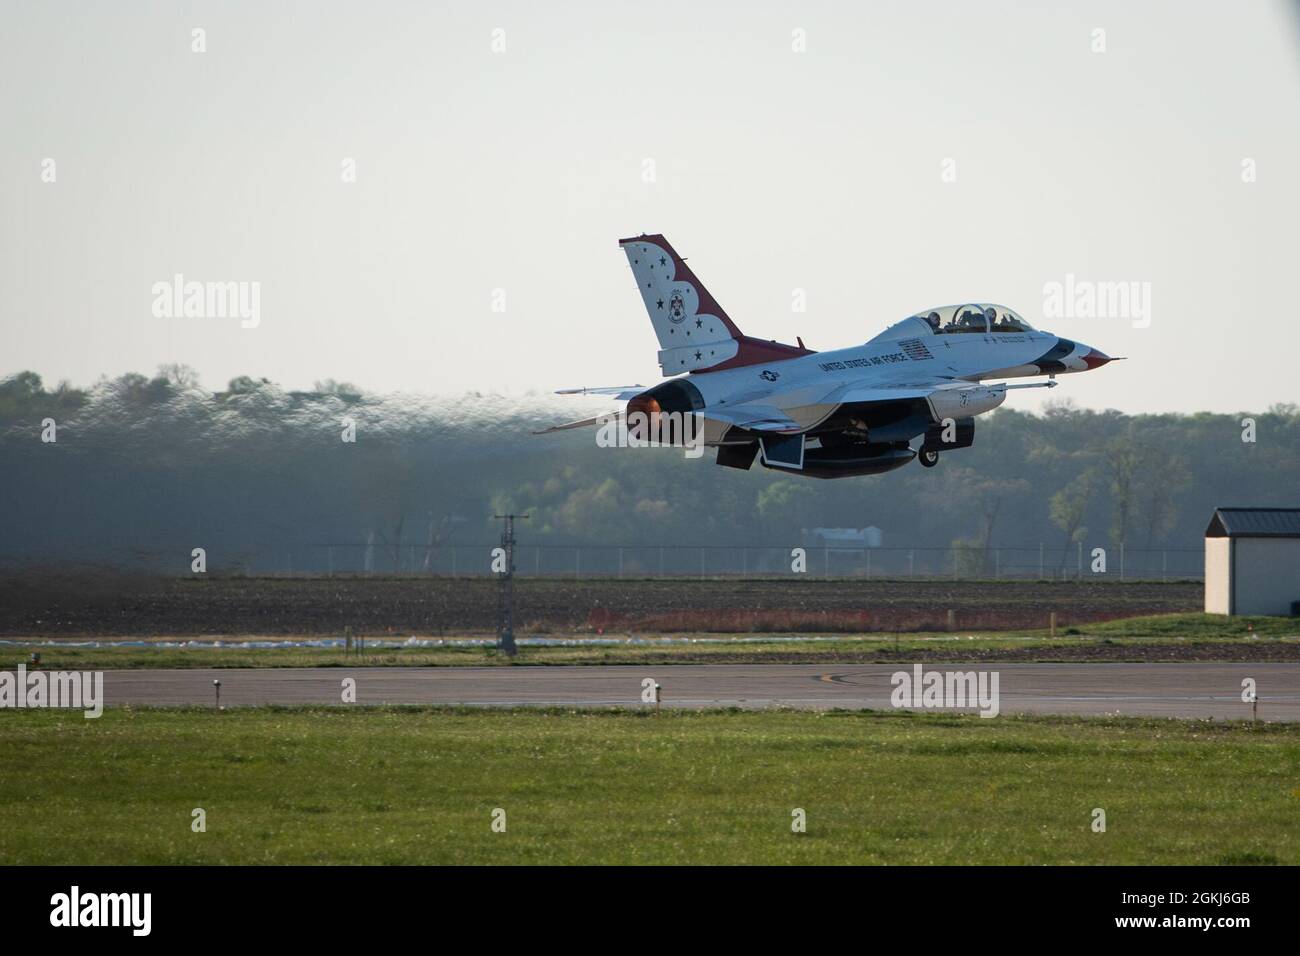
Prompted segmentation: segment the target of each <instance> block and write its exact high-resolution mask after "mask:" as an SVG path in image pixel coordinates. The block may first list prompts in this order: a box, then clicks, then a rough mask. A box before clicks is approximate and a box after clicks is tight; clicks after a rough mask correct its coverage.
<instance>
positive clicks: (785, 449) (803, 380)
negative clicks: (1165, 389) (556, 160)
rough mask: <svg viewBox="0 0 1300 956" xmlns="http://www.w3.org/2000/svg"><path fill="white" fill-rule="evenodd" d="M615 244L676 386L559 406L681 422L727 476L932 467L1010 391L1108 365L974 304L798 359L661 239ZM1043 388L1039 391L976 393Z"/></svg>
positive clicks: (1099, 356) (1101, 357) (799, 349)
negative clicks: (611, 405) (747, 321)
mask: <svg viewBox="0 0 1300 956" xmlns="http://www.w3.org/2000/svg"><path fill="white" fill-rule="evenodd" d="M619 245H620V246H621V247H622V248H623V251H624V253H626V255H627V261H628V264H629V265H630V266H631V267H632V274H633V276H635V277H636V284H637V289H638V290H639V291H640V293H641V299H642V301H643V302H644V303H645V308H646V312H648V313H649V315H650V322H651V323H652V324H653V325H654V330H655V334H656V335H657V336H658V337H659V346H660V348H659V366H660V368H661V369H662V370H663V373H664V374H665V375H668V376H675V377H670V378H668V379H667V380H666V381H664V382H661V383H660V384H658V385H656V386H654V387H653V388H649V389H646V388H642V387H641V386H639V385H638V386H619V387H614V388H594V389H593V388H575V389H565V390H562V391H561V392H559V393H558V394H562V395H566V394H588V395H607V396H613V397H614V398H616V399H617V400H619V401H626V402H627V408H626V410H625V421H626V423H628V427H629V428H631V422H633V421H634V420H636V419H640V420H641V421H643V422H645V421H648V422H649V423H650V424H651V426H652V428H653V427H654V426H655V424H656V423H657V422H658V421H659V420H660V419H661V418H674V417H675V418H677V419H678V421H682V420H684V419H689V420H690V421H691V422H694V423H696V424H697V425H698V429H699V432H700V434H699V435H697V436H696V437H695V438H694V439H693V440H694V441H695V442H696V443H702V444H703V445H707V446H715V447H716V448H717V449H718V458H717V461H718V464H719V465H725V466H727V467H729V468H743V469H748V468H749V467H750V466H751V465H752V464H753V463H754V458H755V457H756V456H757V457H758V459H759V461H760V462H761V463H762V464H763V466H764V467H766V468H779V469H782V470H784V471H789V472H793V473H796V474H802V475H808V476H810V477H814V478H843V477H847V476H851V475H874V474H879V473H881V472H885V471H891V470H893V469H894V468H900V467H902V466H903V465H905V464H907V463H908V462H910V461H911V460H912V459H913V458H916V459H918V460H919V461H920V462H921V464H922V465H924V466H925V467H927V468H933V467H934V466H935V465H936V464H938V461H939V452H941V451H948V450H952V449H957V448H968V447H969V446H970V445H971V444H972V443H973V442H974V439H975V416H976V415H980V414H983V413H984V412H988V411H991V410H992V409H994V408H997V407H998V406H999V405H1001V404H1002V402H1003V401H1004V400H1005V399H1006V397H1007V391H1008V390H1009V389H1014V388H1044V387H1046V388H1051V387H1052V386H1054V385H1055V384H1056V381H1055V379H1056V376H1057V375H1063V374H1065V373H1068V372H1085V371H1088V370H1089V369H1094V368H1098V367H1100V366H1102V365H1105V364H1106V363H1107V362H1110V361H1112V359H1111V358H1110V356H1107V355H1105V354H1103V353H1102V352H1099V351H1098V350H1097V349H1094V348H1091V347H1090V346H1087V345H1083V344H1082V343H1079V342H1073V341H1071V340H1069V339H1065V338H1061V337H1060V336H1057V335H1053V334H1052V333H1050V332H1039V331H1037V330H1036V329H1035V328H1034V327H1033V326H1031V325H1030V324H1029V323H1028V322H1026V321H1025V320H1024V319H1023V318H1021V317H1020V316H1019V315H1017V314H1016V313H1015V312H1013V311H1012V310H1011V309H1008V308H1006V307H1005V306H1001V305H994V304H990V303H984V302H971V303H966V304H963V305H956V306H942V307H940V308H936V309H927V310H925V311H923V312H918V313H917V314H916V315H913V316H910V317H909V318H906V319H903V320H902V321H901V322H895V323H894V324H893V325H891V326H889V327H888V328H887V329H885V330H884V331H883V332H881V333H880V334H879V335H877V336H876V337H875V338H873V339H871V340H869V341H868V342H866V343H865V344H863V345H855V346H852V347H850V348H846V349H838V350H836V351H833V352H816V351H814V350H812V349H809V348H805V347H804V344H803V340H802V338H800V339H798V344H797V345H786V344H783V343H780V342H776V341H763V340H761V339H755V338H751V337H750V336H748V335H745V334H744V333H742V332H741V331H740V329H739V328H738V327H737V326H736V323H734V322H733V321H731V319H730V317H729V316H728V315H727V313H726V312H725V311H723V309H722V306H720V305H719V304H718V302H717V300H716V299H714V298H713V296H711V295H710V294H709V292H708V290H707V289H705V288H704V286H703V285H702V284H701V282H700V280H699V279H697V278H696V277H695V273H693V272H692V271H691V270H690V268H689V267H688V266H687V265H686V262H685V261H684V260H683V259H682V258H681V257H680V256H678V255H677V253H676V252H675V251H674V250H673V247H672V246H671V245H669V244H668V240H667V239H665V238H664V237H663V236H661V235H653V236H646V235H643V236H637V237H635V238H632V239H622V240H620V241H619ZM1041 375H1047V376H1049V377H1050V378H1049V381H1046V382H1038V383H1027V384H1019V385H1008V384H1006V383H1005V382H999V383H995V384H986V381H987V380H988V379H1003V378H1024V377H1028V376H1041ZM666 413H667V414H666ZM673 413H676V414H675V415H674V414H673ZM608 421H610V418H609V416H597V417H595V418H588V419H584V420H582V421H579V422H570V423H568V424H565V425H557V426H555V427H554V428H548V429H546V430H545V431H546V432H553V431H560V430H562V429H566V428H578V427H581V426H586V425H597V424H601V423H605V422H608ZM690 440H691V439H690V436H689V435H687V441H688V442H689V441H690ZM669 443H673V442H669Z"/></svg>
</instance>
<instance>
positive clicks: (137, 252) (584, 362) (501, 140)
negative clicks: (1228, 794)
mask: <svg viewBox="0 0 1300 956" xmlns="http://www.w3.org/2000/svg"><path fill="white" fill-rule="evenodd" d="M0 10H3V22H4V29H3V31H2V32H0V127H2V128H3V131H4V132H3V136H2V137H0V330H2V332H3V338H2V340H0V376H3V375H8V374H12V373H13V372H15V371H18V370H21V369H25V368H30V369H34V370H36V371H38V372H40V373H41V374H42V375H43V376H45V378H46V379H47V380H49V381H51V382H53V381H56V380H58V379H61V378H68V379H71V380H72V381H73V383H75V384H82V385H84V384H89V383H91V382H93V381H94V380H95V379H96V378H97V377H98V376H99V375H100V374H105V373H106V374H110V375H117V374H120V373H122V372H124V371H131V370H134V371H141V372H152V371H153V370H154V369H155V368H156V367H157V366H158V365H159V364H161V363H164V362H173V361H178V362H184V363H187V364H189V365H192V366H194V367H195V368H197V369H198V370H199V372H200V373H201V376H202V379H203V382H204V383H205V384H206V385H208V386H210V387H213V388H218V387H221V386H223V385H224V383H225V382H226V381H227V380H228V379H229V378H231V377H233V376H235V375H240V374H248V375H254V376H266V377H268V378H271V379H274V380H276V381H278V382H280V383H282V384H283V385H285V386H287V387H290V388H305V387H310V385H311V384H312V382H313V381H314V380H317V379H323V378H327V377H332V378H337V379H344V380H347V381H351V382H354V383H356V384H358V385H360V386H362V387H365V388H368V389H374V390H380V391H388V390H408V391H420V392H438V393H443V392H458V391H462V390H466V389H482V390H492V391H499V392H505V393H508V394H522V393H523V392H525V391H527V390H531V389H536V390H550V389H552V388H558V387H563V386H573V385H584V384H586V385H619V384H625V383H633V382H640V383H644V384H651V383H652V382H654V381H656V380H658V368H657V365H656V362H655V349H656V345H655V339H654V335H653V332H652V330H651V327H650V323H649V321H648V320H647V318H646V316H645V313H644V311H643V310H642V306H641V303H640V300H639V297H638V295H637V293H636V290H635V288H634V283H633V280H632V278H631V275H630V272H629V270H628V267H627V263H626V260H625V259H624V257H623V255H622V254H621V253H620V251H619V249H618V246H617V242H616V240H617V239H619V238H620V237H623V236H629V235H634V234H637V233H639V232H642V231H646V232H663V233H664V234H666V235H667V236H668V238H669V239H670V240H671V241H672V242H673V244H674V245H675V246H676V247H677V250H678V252H680V253H681V254H682V255H684V256H687V257H689V258H690V260H691V265H692V267H693V268H694V269H695V271H696V273H697V274H698V275H699V277H700V278H701V280H702V281H703V282H704V283H705V284H706V285H707V286H708V288H709V290H710V291H711V292H712V293H713V295H714V296H715V297H716V298H717V299H718V301H719V302H721V303H722V305H723V306H724V307H725V308H726V309H727V311H728V313H729V314H730V315H731V317H732V319H733V320H735V321H736V323H737V324H738V325H739V326H740V327H741V328H742V329H743V330H744V331H746V332H747V333H749V334H751V335H758V336H762V337H766V338H778V339H782V340H789V341H793V339H794V337H795V336H796V335H802V336H803V338H804V340H805V342H806V343H807V344H808V345H809V346H810V347H812V348H817V349H826V348H835V347H841V346H845V345H850V344H854V343H857V342H861V341H863V340H865V339H867V338H869V337H870V336H871V335H873V334H875V332H877V331H878V330H879V329H880V328H882V327H884V326H885V325H887V324H889V323H891V322H893V321H896V320H897V319H899V318H902V317H904V316H906V315H908V314H910V313H912V312H915V311H918V310H920V309H923V308H926V307H929V306H932V305H938V304H943V303H952V302H958V301H969V300H991V301H996V302H1003V303H1005V304H1007V305H1009V306H1011V307H1013V308H1015V309H1017V310H1018V311H1020V312H1021V313H1022V314H1023V315H1025V316H1026V318H1028V319H1029V320H1030V321H1031V322H1034V323H1035V324H1037V325H1039V327H1040V328H1041V327H1047V328H1050V329H1052V330H1053V331H1056V332H1059V333H1061V334H1063V335H1067V336H1069V337H1071V338H1076V339H1078V340H1081V341H1084V342H1086V343H1088V344H1090V345H1093V346H1096V347H1098V348H1100V349H1102V350H1103V351H1106V352H1108V353H1110V354H1112V355H1127V356H1130V358H1131V360H1130V361H1128V362H1125V363H1121V364H1115V365H1111V366H1108V367H1107V368H1105V369H1102V370H1100V371H1096V372H1093V373H1090V374H1086V375H1079V376H1069V377H1066V378H1065V379H1063V386H1064V387H1062V388H1058V389H1056V390H1055V393H1054V394H1053V395H1051V396H1046V395H1045V392H1044V391H1039V390H1029V391H1026V392H1022V393H1019V394H1017V395H1015V396H1014V398H1013V400H1012V401H1010V402H1008V405H1012V406H1014V407H1021V408H1036V407H1038V406H1039V405H1040V404H1041V402H1042V401H1043V399H1044V398H1045V397H1052V398H1057V399H1059V398H1062V397H1066V396H1069V397H1073V398H1074V399H1075V400H1076V401H1077V402H1079V403H1080V404H1081V405H1085V406H1093V407H1116V408H1121V409H1124V410H1126V411H1133V412H1136V411H1142V410H1161V411H1163V410H1177V411H1192V410H1197V409H1212V410H1218V411H1235V410H1239V409H1262V408H1263V407H1264V406H1266V405H1268V404H1270V403H1272V402H1278V401H1295V400H1297V399H1300V389H1297V387H1296V380H1297V375H1296V361H1297V355H1298V354H1300V301H1297V300H1296V297H1295V295H1294V289H1295V277H1296V274H1297V269H1298V267H1297V263H1298V262H1300V238H1298V237H1297V234H1296V224H1297V215H1296V214H1297V211H1300V185H1298V183H1297V174H1298V173H1300V36H1298V33H1297V27H1296V17H1295V15H1294V12H1293V9H1292V7H1290V6H1288V5H1286V4H1283V3H1270V2H1263V0H1245V2H1221V3H1206V2H1160V3H1131V2H1128V3H1064V2H1057V3H1045V4H1030V3H1012V2H1007V3H976V2H958V0H953V2H944V3H925V2H916V0H900V2H892V3H849V2H841V3H829V2H811V3H809V2H793V0H792V2H784V3H751V2H744V3H742V2H729V3H715V4H704V3H700V2H673V0H666V2H660V3H656V4H652V5H646V4H643V3H618V2H608V0H602V2H589V3H570V4H535V3H519V4H507V3H496V4H493V3H484V4H477V3H476V4H470V3H464V4H454V5H453V4H434V3H386V2H367V3H353V4H340V3H314V2H313V3H298V4H291V3H261V2H259V3H220V4H218V3H210V2H197V3H157V4H142V3H112V4H91V3H37V2H31V3H14V2H12V0H3V2H0ZM195 28H202V29H203V30H205V31H206V52H203V53H195V52H192V50H191V46H192V43H193V39H192V30H193V29H195ZM1098 28H1100V29H1103V30H1104V31H1105V47H1106V49H1105V52H1104V53H1096V52H1093V51H1092V46H1093V44H1094V42H1095V41H1094V30H1096V29H1098ZM495 29H500V30H502V31H504V42H505V50H504V51H503V52H494V51H493V48H492V46H493V31H494V30H495ZM796 29H798V30H802V31H805V34H804V35H805V36H806V51H805V52H794V51H793V50H792V37H793V34H792V31H795V30H796ZM347 158H353V159H355V162H356V171H357V181H356V182H355V183H345V182H343V181H342V179H343V177H342V175H341V170H342V164H343V162H344V160H345V159H347ZM46 159H53V160H54V161H55V166H54V169H55V173H56V179H55V181H54V182H53V183H50V182H43V181H42V169H43V166H42V163H43V161H44V160H46ZM647 159H650V160H653V162H654V168H655V172H656V180H655V181H654V182H646V181H645V178H644V169H645V165H644V161H645V160H647ZM946 159H952V160H954V161H955V169H956V181H955V182H943V181H942V179H941V169H942V164H943V162H944V160H946ZM1245 159H1251V160H1253V161H1254V163H1255V169H1256V171H1257V181H1255V182H1252V183H1245V182H1243V181H1242V168H1243V167H1242V163H1243V160H1245ZM175 273H181V274H183V275H184V276H185V278H186V279H187V280H200V281H244V282H254V281H255V282H259V283H260V284H261V320H260V325H258V327H257V328H252V329H245V328H241V323H240V321H239V320H238V319H237V318H189V319H186V318H159V317H157V316H155V315H154V314H153V311H152V308H151V307H152V305H153V298H154V296H153V292H152V286H153V284H154V283H156V282H159V281H168V280H170V278H171V276H172V275H173V274H175ZM1067 274H1073V275H1075V276H1076V278H1077V279H1079V280H1090V281H1135V282H1149V283H1150V288H1151V322H1150V325H1149V327H1147V328H1134V327H1133V324H1134V323H1133V322H1132V321H1130V320H1125V319H1097V318H1094V319H1063V320H1051V321H1044V320H1043V318H1042V310H1043V299H1044V293H1043V287H1044V284H1045V283H1048V282H1053V281H1055V282H1063V281H1064V280H1065V277H1066V275H1067ZM498 288H499V289H504V290H505V293H506V299H505V301H506V311H505V312H504V313H500V312H494V311H493V310H492V301H493V299H492V296H493V290H494V289H498ZM796 288H799V289H804V290H806V295H807V311H806V312H804V313H795V312H793V311H792V309H791V299H792V290H793V289H796Z"/></svg>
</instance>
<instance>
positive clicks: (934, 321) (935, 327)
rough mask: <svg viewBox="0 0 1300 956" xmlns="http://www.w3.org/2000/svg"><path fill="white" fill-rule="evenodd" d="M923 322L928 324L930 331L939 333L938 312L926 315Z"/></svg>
mask: <svg viewBox="0 0 1300 956" xmlns="http://www.w3.org/2000/svg"><path fill="white" fill-rule="evenodd" d="M925 321H926V322H928V323H929V324H930V328H931V330H932V331H935V332H938V331H939V313H938V312H931V313H930V314H929V315H927V316H926V317H925Z"/></svg>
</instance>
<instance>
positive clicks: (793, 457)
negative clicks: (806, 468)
mask: <svg viewBox="0 0 1300 956" xmlns="http://www.w3.org/2000/svg"><path fill="white" fill-rule="evenodd" d="M759 441H760V443H761V445H762V448H763V464H765V465H767V466H768V467H771V468H789V469H791V470H793V471H802V470H803V435H764V436H763V437H762V438H761V439H760V440H759Z"/></svg>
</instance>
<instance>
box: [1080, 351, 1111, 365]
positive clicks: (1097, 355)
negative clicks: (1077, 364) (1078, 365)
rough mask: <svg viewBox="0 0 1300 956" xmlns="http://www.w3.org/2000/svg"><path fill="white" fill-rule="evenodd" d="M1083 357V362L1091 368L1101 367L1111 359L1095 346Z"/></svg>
mask: <svg viewBox="0 0 1300 956" xmlns="http://www.w3.org/2000/svg"><path fill="white" fill-rule="evenodd" d="M1082 358H1083V364H1084V365H1086V366H1088V368H1089V369H1094V368H1101V367H1102V366H1103V365H1105V364H1106V363H1107V362H1109V361H1111V358H1110V356H1109V355H1107V354H1106V353H1105V352H1101V351H1098V350H1097V349H1094V348H1090V349H1088V351H1087V352H1085V353H1084V354H1083V356H1082Z"/></svg>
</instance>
